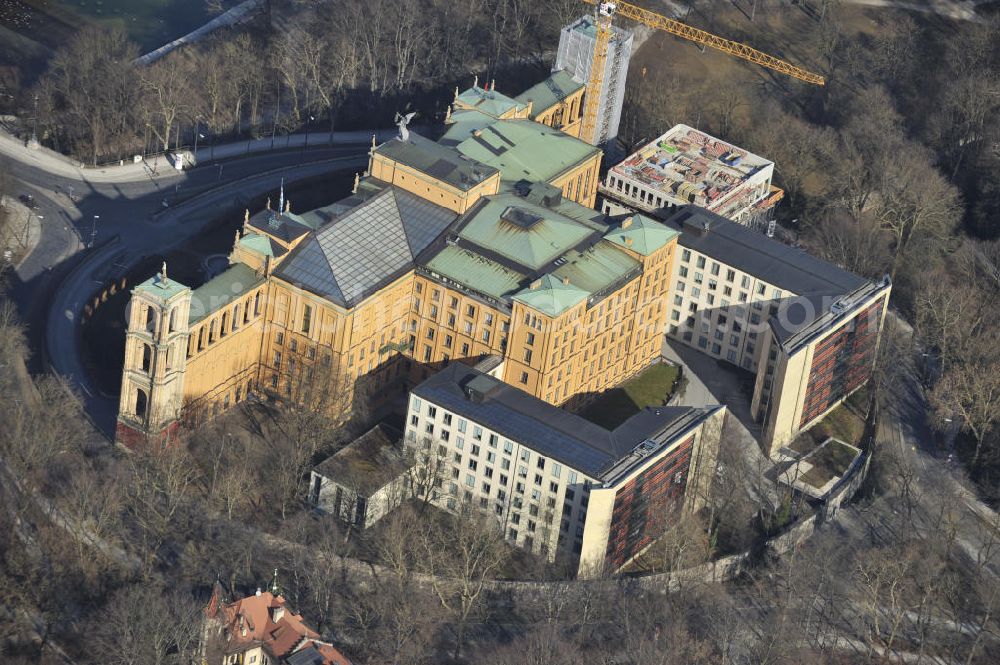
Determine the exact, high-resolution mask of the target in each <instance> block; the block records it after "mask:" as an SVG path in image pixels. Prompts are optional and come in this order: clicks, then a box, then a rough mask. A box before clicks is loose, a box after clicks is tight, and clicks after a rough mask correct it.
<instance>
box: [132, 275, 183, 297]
mask: <svg viewBox="0 0 1000 665" xmlns="http://www.w3.org/2000/svg"><path fill="white" fill-rule="evenodd" d="M187 288H188V287H186V286H185V285H183V284H181V283H180V282H178V281H176V280H173V279H170V273H169V272H168V273H167V280H166V281H163V280H162V279H160V273H156V274H155V275H153V276H152V277H150V278H149V279H147V280H146V281H145V282H143V283H142V284H139V285H138V286H136V287H135V289H133V290H134V291H143V292H144V293H150V294H152V295H154V296H156V297H157V298H160V299H161V300H170V299H171V298H173V297H174V296H176V295H177V294H178V293H181V292H182V291H186V290H187Z"/></svg>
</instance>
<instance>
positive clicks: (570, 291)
mask: <svg viewBox="0 0 1000 665" xmlns="http://www.w3.org/2000/svg"><path fill="white" fill-rule="evenodd" d="M539 282H540V283H539V284H538V286H536V287H535V288H533V289H532V288H527V289H523V290H521V291H518V292H517V293H515V294H514V296H513V299H514V300H517V301H518V302H520V303H524V304H525V305H527V306H528V307H531V308H532V309H537V310H538V311H539V312H542V313H543V314H548V315H549V316H559V315H560V314H562V313H563V312H565V311H566V310H567V309H569V308H570V307H573V306H574V305H577V304H579V303H580V302H581V301H583V300H586V299H587V295H588V294H587V292H586V291H584V290H583V289H581V288H577V287H576V286H573V284H564V283H563V282H562V280H560V279H557V278H556V277H553V276H552V275H545V276H544V277H542V278H541V279H540V280H539Z"/></svg>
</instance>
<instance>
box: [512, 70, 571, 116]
mask: <svg viewBox="0 0 1000 665" xmlns="http://www.w3.org/2000/svg"><path fill="white" fill-rule="evenodd" d="M583 87H584V84H583V83H581V82H580V81H577V80H576V79H575V78H573V76H572V74H570V73H569V72H568V71H566V70H565V69H560V70H559V71H557V72H553V73H552V75H551V76H549V77H548V78H547V79H545V80H544V81H542V82H540V83H537V84H535V85H533V86H531V87H530V88H528V89H527V90H525V91H524V92H522V93H521V94H520V95H518V96H517V98H516V99H517V100H518V101H520V102H522V103H524V104H527V103H528V102H531V115H530V117H531V118H532V119H534V118H535V116H537V115H538V114H539V113H540V112H541V111H544V110H545V109H548V108H551V107H552V106H555V105H556V104H557V103H559V102H561V101H563V100H564V99H566V97H568V96H570V95H572V94H573V93H574V92H576V91H577V90H580V89H581V88H583Z"/></svg>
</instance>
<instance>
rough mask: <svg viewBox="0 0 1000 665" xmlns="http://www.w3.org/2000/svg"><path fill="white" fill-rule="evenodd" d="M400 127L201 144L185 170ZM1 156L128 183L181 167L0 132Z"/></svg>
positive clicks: (383, 137)
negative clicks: (78, 151)
mask: <svg viewBox="0 0 1000 665" xmlns="http://www.w3.org/2000/svg"><path fill="white" fill-rule="evenodd" d="M396 133H397V130H396V129H395V128H392V129H362V130H355V131H349V132H333V133H332V134H331V133H330V132H309V133H304V134H289V135H287V136H275V137H271V136H267V137H262V138H259V139H248V140H246V141H234V142H231V143H224V144H221V145H215V146H200V147H199V148H198V150H197V151H193V150H185V151H181V158H182V162H183V165H184V168H185V169H189V168H193V167H195V166H197V165H198V164H206V163H209V162H216V161H220V160H225V159H234V158H238V157H242V156H244V155H251V154H258V153H262V152H269V151H273V150H295V149H300V150H308V149H310V148H329V147H331V146H337V145H341V144H343V145H357V144H361V143H370V142H371V140H372V136H374V137H375V140H376V141H377V142H379V143H382V142H384V141H387V140H389V139H390V138H392V137H394V136H396ZM0 155H3V156H5V157H8V158H10V159H12V160H15V161H17V162H20V163H22V164H25V165H28V166H34V167H36V168H38V169H41V170H43V171H45V172H46V173H49V174H51V175H54V176H58V177H62V178H69V179H73V180H80V181H83V182H89V183H95V184H97V183H124V182H136V181H140V180H146V179H147V178H154V177H155V178H163V177H170V176H172V175H176V174H177V173H178V171H177V169H176V168H175V167H174V165H173V163H172V161H171V160H169V159H167V158H166V157H164V156H163V155H157V156H155V157H153V156H151V157H147V158H146V159H143V160H141V161H139V162H130V161H128V160H124V161H123V162H121V163H120V164H113V165H106V166H100V167H92V168H88V167H86V166H83V165H82V164H80V163H79V162H77V161H75V160H73V159H70V158H69V157H66V156H65V155H61V154H59V153H57V152H55V151H54V150H49V149H48V148H45V147H40V148H37V149H34V150H33V149H31V148H28V147H27V146H26V145H25V144H24V142H23V141H22V140H21V139H18V138H16V137H14V136H11V135H10V134H7V133H6V132H2V131H0Z"/></svg>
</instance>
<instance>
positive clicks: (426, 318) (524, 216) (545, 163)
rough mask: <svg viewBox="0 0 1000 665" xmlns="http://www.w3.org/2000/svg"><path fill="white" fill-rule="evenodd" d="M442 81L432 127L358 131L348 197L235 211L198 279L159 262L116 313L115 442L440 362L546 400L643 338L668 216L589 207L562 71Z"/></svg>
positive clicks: (150, 439)
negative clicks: (211, 267)
mask: <svg viewBox="0 0 1000 665" xmlns="http://www.w3.org/2000/svg"><path fill="white" fill-rule="evenodd" d="M492 87H493V86H490V89H485V88H480V87H478V86H477V85H474V86H473V87H472V88H471V89H470V90H466V91H465V92H462V93H460V94H456V98H455V101H454V104H453V105H452V108H451V109H450V110H449V114H448V119H447V126H446V128H445V132H444V134H443V136H442V137H441V138H440V139H439V140H438V141H436V142H435V141H431V140H428V139H426V138H425V137H423V136H420V135H417V134H414V133H411V132H408V131H406V130H405V128H404V129H402V130H401V132H400V137H399V138H396V139H393V140H390V141H388V142H386V143H383V144H382V145H377V146H376V145H373V147H372V150H371V153H370V161H369V166H368V170H367V172H366V174H365V177H364V178H362V179H359V180H358V181H357V182H356V184H355V187H354V191H353V192H352V193H351V195H350V196H349V197H347V198H346V199H344V200H342V201H339V202H337V203H334V204H332V205H330V206H326V207H324V208H319V209H316V210H312V211H309V212H306V213H303V214H295V213H293V212H291V211H290V209H289V206H287V205H285V204H284V202H281V203H279V206H278V208H277V209H275V210H272V209H270V207H268V209H266V210H263V211H260V212H258V213H257V214H255V215H252V216H251V215H250V214H249V212H248V213H247V215H246V218H245V220H244V224H243V227H242V229H241V230H240V231H239V232H238V233H237V238H236V239H235V243H234V246H233V250H232V253H231V254H230V263H231V266H230V268H229V269H228V270H227V271H225V272H224V273H222V274H221V275H219V276H217V277H215V278H214V279H212V280H210V281H209V282H207V283H206V284H204V285H203V286H201V287H199V288H197V289H194V290H192V289H190V288H188V287H186V286H185V285H183V284H180V283H178V282H176V281H173V280H171V279H170V278H169V275H168V274H167V267H166V266H165V265H164V267H163V270H162V271H161V273H159V274H158V275H156V276H155V277H153V278H151V279H149V280H147V281H145V282H143V283H141V284H139V285H138V286H136V287H135V289H134V290H133V292H132V299H131V301H130V304H129V309H128V314H127V318H128V322H129V325H128V334H127V339H126V349H125V363H124V368H123V375H122V390H121V397H120V407H119V422H118V433H117V435H118V436H117V438H118V441H119V442H120V443H122V444H124V445H127V446H129V447H142V446H145V445H148V444H153V445H157V446H160V445H166V444H167V443H168V442H169V440H170V438H171V437H172V436H173V433H174V432H175V431H176V430H177V429H178V428H179V426H180V423H181V422H182V421H183V420H184V419H186V418H192V419H196V418H200V417H204V416H206V415H209V416H210V415H214V414H217V413H219V412H221V411H223V410H225V409H227V408H229V407H231V406H233V405H234V404H236V403H238V402H240V401H242V400H244V399H246V398H247V397H248V396H249V395H251V394H256V395H266V396H269V397H272V398H275V399H279V400H280V399H294V400H297V401H308V400H311V399H319V398H322V399H323V401H324V402H325V403H329V402H330V397H331V395H338V396H342V401H339V402H336V408H337V409H338V410H341V411H343V413H344V414H347V412H348V411H349V410H350V408H351V407H352V405H353V404H355V403H356V400H358V399H364V400H365V401H366V403H373V402H374V403H375V404H377V403H378V402H379V401H381V400H383V399H384V398H385V397H387V396H390V395H393V394H395V393H396V391H400V390H406V389H407V388H408V387H410V386H411V385H413V384H414V383H415V382H418V381H420V380H422V379H424V378H426V377H427V376H429V375H430V374H431V373H433V371H436V370H437V369H440V368H441V367H443V366H446V365H447V364H448V363H450V362H455V361H462V362H476V361H479V360H481V359H483V358H486V357H494V359H495V361H494V363H493V364H494V368H493V370H492V373H494V374H495V375H498V376H499V377H500V378H502V379H503V380H504V381H506V382H507V383H510V384H512V385H515V386H517V387H519V388H521V389H522V390H524V391H526V392H528V393H530V394H531V395H534V396H536V397H539V398H541V399H544V400H545V401H547V402H550V403H552V404H564V403H567V402H580V401H585V400H587V399H588V398H589V397H590V396H591V395H594V394H596V393H599V392H601V391H603V390H605V389H607V388H608V387H610V386H613V385H615V384H617V383H619V382H621V381H622V380H623V379H625V378H627V377H629V376H631V375H632V374H635V373H636V372H638V371H639V370H641V369H643V368H644V367H646V366H647V365H648V364H649V363H650V362H652V361H653V360H654V359H655V358H657V357H658V356H659V354H660V347H661V341H662V334H663V330H664V329H665V325H666V316H667V310H666V306H665V302H666V301H665V296H666V293H667V289H668V288H669V282H670V275H671V273H672V270H673V264H672V261H673V256H674V248H675V246H676V244H677V237H678V235H679V234H678V232H677V231H676V230H673V229H671V228H669V227H667V226H666V225H664V224H662V223H660V222H657V221H654V220H652V219H649V218H646V217H643V216H641V215H634V216H632V217H629V218H627V219H625V220H624V221H622V222H620V223H618V224H615V225H609V224H608V223H607V222H606V218H605V216H604V215H603V214H601V213H599V212H597V211H595V210H594V209H593V207H594V205H595V202H596V193H597V187H598V180H599V168H600V163H601V156H602V153H601V151H600V150H599V149H598V148H596V147H594V146H591V145H588V144H587V143H584V142H583V141H580V140H579V139H577V138H575V136H574V134H575V133H576V132H578V130H579V120H580V113H581V104H582V97H583V86H582V85H581V84H578V83H575V82H574V81H573V79H572V78H571V77H569V76H567V75H565V74H563V73H561V72H557V73H556V74H554V75H553V76H552V77H551V78H550V79H549V81H547V82H543V83H542V84H539V85H538V86H535V87H534V88H532V89H530V90H528V91H527V92H526V93H524V95H521V96H519V97H518V98H516V99H514V98H509V97H506V96H504V95H501V94H500V93H497V92H495V91H494V90H493V89H492Z"/></svg>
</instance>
